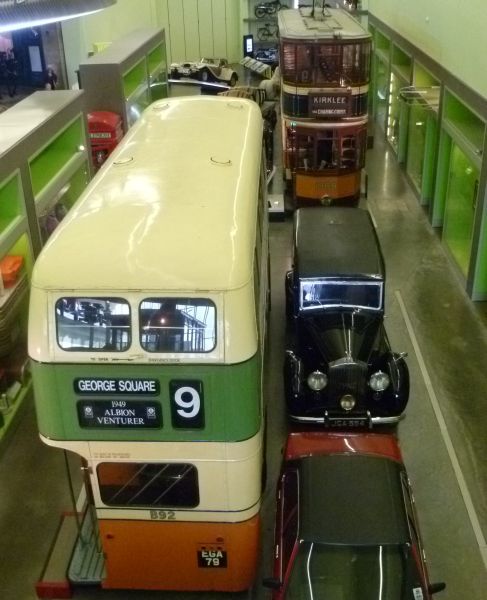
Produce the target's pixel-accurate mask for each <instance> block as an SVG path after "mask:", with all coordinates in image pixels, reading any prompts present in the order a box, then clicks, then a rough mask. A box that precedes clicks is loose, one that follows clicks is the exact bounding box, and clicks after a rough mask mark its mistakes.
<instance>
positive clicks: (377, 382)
mask: <svg viewBox="0 0 487 600" xmlns="http://www.w3.org/2000/svg"><path fill="white" fill-rule="evenodd" d="M389 383H390V379H389V375H387V373H384V372H382V371H377V373H374V374H373V375H372V376H371V377H370V381H369V385H370V387H371V388H372V389H373V390H374V392H383V391H384V390H385V389H386V388H387V387H388V385H389Z"/></svg>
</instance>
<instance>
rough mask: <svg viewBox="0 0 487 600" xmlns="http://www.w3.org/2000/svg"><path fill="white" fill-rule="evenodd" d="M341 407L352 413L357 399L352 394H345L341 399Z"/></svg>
mask: <svg viewBox="0 0 487 600" xmlns="http://www.w3.org/2000/svg"><path fill="white" fill-rule="evenodd" d="M340 406H341V407H342V408H343V410H346V411H350V410H352V408H353V407H354V406H355V398H354V397H353V396H352V394H345V395H344V396H342V397H341V398H340Z"/></svg>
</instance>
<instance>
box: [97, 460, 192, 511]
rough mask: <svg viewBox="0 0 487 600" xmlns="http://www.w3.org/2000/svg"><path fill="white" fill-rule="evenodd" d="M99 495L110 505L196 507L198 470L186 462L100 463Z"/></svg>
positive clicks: (98, 470)
mask: <svg viewBox="0 0 487 600" xmlns="http://www.w3.org/2000/svg"><path fill="white" fill-rule="evenodd" d="M96 472H97V476H98V484H99V487H100V496H101V499H102V502H103V503H104V504H106V505H107V506H150V507H155V508H173V507H174V508H176V507H177V508H194V507H195V506H198V504H199V501H200V498H199V489H198V471H197V469H196V467H195V466H194V465H190V464H187V463H100V464H99V465H98V468H97V470H96Z"/></svg>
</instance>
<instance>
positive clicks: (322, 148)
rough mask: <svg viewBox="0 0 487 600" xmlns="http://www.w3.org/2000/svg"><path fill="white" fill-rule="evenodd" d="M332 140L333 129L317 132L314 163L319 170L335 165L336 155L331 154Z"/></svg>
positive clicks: (333, 138)
mask: <svg viewBox="0 0 487 600" xmlns="http://www.w3.org/2000/svg"><path fill="white" fill-rule="evenodd" d="M334 142H335V137H334V135H333V131H325V132H324V133H321V134H319V137H318V139H317V141H316V163H317V165H318V169H319V170H323V169H330V168H334V167H336V157H335V156H334V155H333V148H334ZM335 145H336V144H335Z"/></svg>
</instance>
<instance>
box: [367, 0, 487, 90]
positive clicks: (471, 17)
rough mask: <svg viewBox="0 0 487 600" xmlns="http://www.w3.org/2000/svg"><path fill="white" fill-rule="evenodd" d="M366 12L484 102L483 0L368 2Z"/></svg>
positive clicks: (486, 19) (486, 10) (486, 6)
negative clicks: (441, 67)
mask: <svg viewBox="0 0 487 600" xmlns="http://www.w3.org/2000/svg"><path fill="white" fill-rule="evenodd" d="M368 5H369V12H370V14H372V15H374V16H375V17H377V18H378V19H380V20H381V21H383V22H384V23H386V24H387V25H388V26H389V27H391V28H392V29H394V30H395V31H397V32H398V33H399V34H401V35H402V36H403V37H405V38H407V39H408V40H409V41H410V42H411V43H412V44H414V45H415V46H417V47H418V48H420V49H421V50H423V52H425V53H426V54H428V55H429V56H430V57H431V58H433V59H434V60H436V61H437V62H438V63H440V64H442V65H443V66H444V67H445V69H446V70H447V71H450V72H451V73H452V74H453V75H455V76H456V77H457V78H458V79H460V80H461V81H463V82H464V83H465V84H466V85H468V86H469V87H471V88H472V89H474V90H476V91H477V92H478V93H479V94H480V95H481V96H483V97H485V98H487V51H486V49H485V32H486V26H487V2H486V0H466V1H465V2H460V1H459V0H407V1H404V0H368Z"/></svg>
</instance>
